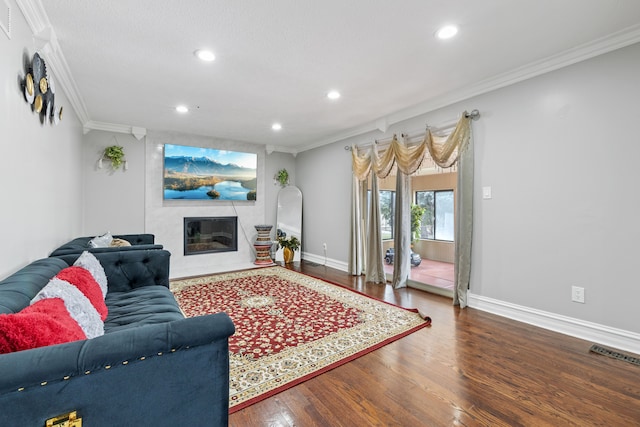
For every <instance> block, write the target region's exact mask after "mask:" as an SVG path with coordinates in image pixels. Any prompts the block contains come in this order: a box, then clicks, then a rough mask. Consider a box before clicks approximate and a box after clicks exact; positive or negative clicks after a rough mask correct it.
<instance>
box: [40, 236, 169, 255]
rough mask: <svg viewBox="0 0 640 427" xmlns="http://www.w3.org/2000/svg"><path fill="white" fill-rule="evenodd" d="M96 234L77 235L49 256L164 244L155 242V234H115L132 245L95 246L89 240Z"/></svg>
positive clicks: (151, 246) (144, 247)
mask: <svg viewBox="0 0 640 427" xmlns="http://www.w3.org/2000/svg"><path fill="white" fill-rule="evenodd" d="M94 237H95V236H85V237H76V238H75V239H73V240H71V241H69V242H67V243H65V244H64V245H62V246H60V247H58V248H56V249H55V250H54V251H53V252H51V254H50V255H49V256H60V255H68V254H77V255H80V254H81V253H82V252H83V251H89V252H91V253H94V254H95V253H98V252H113V251H130V250H140V249H162V248H163V247H162V245H159V244H156V243H155V239H156V238H155V236H154V235H153V234H144V233H143V234H114V235H113V238H117V239H123V240H126V241H127V242H129V243H131V246H115V247H107V248H93V247H91V246H90V245H89V241H90V240H91V239H93V238H94Z"/></svg>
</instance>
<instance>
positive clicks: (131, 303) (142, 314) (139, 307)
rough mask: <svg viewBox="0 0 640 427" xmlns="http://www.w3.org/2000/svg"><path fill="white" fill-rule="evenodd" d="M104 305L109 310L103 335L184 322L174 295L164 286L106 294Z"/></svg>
mask: <svg viewBox="0 0 640 427" xmlns="http://www.w3.org/2000/svg"><path fill="white" fill-rule="evenodd" d="M105 301H106V303H107V307H108V309H109V316H108V317H107V320H106V321H105V324H104V328H105V332H106V333H110V332H113V331H118V330H121V329H127V328H130V327H137V326H140V325H148V324H156V323H164V322H171V321H173V320H179V319H183V318H184V315H183V314H182V311H180V307H179V306H178V303H177V302H176V300H175V298H174V297H173V294H172V293H171V291H169V289H167V288H165V287H164V286H144V287H141V288H135V289H132V290H130V291H126V292H109V293H108V294H107V298H106V300H105Z"/></svg>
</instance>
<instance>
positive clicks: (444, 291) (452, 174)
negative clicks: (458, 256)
mask: <svg viewBox="0 0 640 427" xmlns="http://www.w3.org/2000/svg"><path fill="white" fill-rule="evenodd" d="M457 175H458V174H457V171H456V170H455V169H454V170H451V169H447V170H443V169H440V168H437V169H436V168H430V169H426V168H425V169H420V170H419V171H418V172H416V173H415V174H413V175H412V176H411V177H410V182H411V193H412V205H418V206H420V207H422V208H424V213H423V216H422V219H421V221H420V228H419V230H417V229H416V230H414V231H415V232H414V233H413V234H412V242H413V243H412V251H413V254H412V258H411V259H412V262H411V269H410V272H409V280H408V286H410V287H413V288H417V289H422V290H425V291H428V292H432V293H436V294H439V295H443V296H446V297H450V298H452V297H453V291H454V284H455V279H454V274H455V273H454V272H455V236H454V230H455V221H456V218H455V212H456V209H455V206H454V203H455V192H456V191H457V178H458V177H457ZM395 181H396V177H395V175H390V176H388V177H387V178H385V179H382V180H380V181H379V193H380V216H381V229H382V230H381V231H382V246H383V253H384V257H385V261H384V270H385V275H386V277H387V280H392V278H393V256H394V253H393V252H394V248H393V245H394V240H393V239H394V232H395V230H393V224H394V218H393V215H394V212H395V205H394V203H395Z"/></svg>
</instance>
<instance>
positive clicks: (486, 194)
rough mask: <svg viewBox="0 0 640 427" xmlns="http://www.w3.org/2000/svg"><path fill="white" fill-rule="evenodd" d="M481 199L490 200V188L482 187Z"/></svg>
mask: <svg viewBox="0 0 640 427" xmlns="http://www.w3.org/2000/svg"><path fill="white" fill-rule="evenodd" d="M482 198H483V199H490V198H491V187H482Z"/></svg>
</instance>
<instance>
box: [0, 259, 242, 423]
mask: <svg viewBox="0 0 640 427" xmlns="http://www.w3.org/2000/svg"><path fill="white" fill-rule="evenodd" d="M94 255H95V256H96V258H98V260H99V261H100V263H101V264H102V266H103V267H104V269H105V272H106V275H107V278H108V292H107V296H106V298H105V300H106V304H107V307H108V309H109V315H108V317H107V319H106V321H105V334H104V335H102V336H99V337H96V338H93V339H87V340H82V341H74V342H69V343H65V344H58V345H52V346H47V347H40V348H36V349H31V350H24V351H19V352H15V353H8V354H0V426H9V425H20V426H44V425H45V420H47V419H49V418H52V417H55V416H57V415H60V414H63V413H68V412H71V411H77V414H78V416H79V417H81V418H82V421H83V425H84V426H90V427H102V426H110V427H112V426H172V425H185V426H187V425H189V426H218V425H219V426H226V425H227V424H228V404H229V353H228V337H229V336H230V335H232V334H233V333H234V325H233V323H232V322H231V319H230V318H229V317H228V316H227V315H226V314H224V313H217V314H212V315H207V316H201V317H195V318H184V316H183V315H182V313H181V311H180V309H179V307H178V305H177V303H176V301H175V299H174V298H173V295H172V294H171V292H170V291H169V289H168V286H169V257H170V253H169V252H167V251H165V250H137V251H133V250H129V251H115V252H107V253H95V254H94ZM77 257H78V255H77V254H76V255H62V256H60V257H50V258H45V259H40V260H37V261H34V262H33V263H31V264H29V265H28V266H26V267H24V268H22V269H21V270H19V271H17V272H16V273H14V274H13V275H11V276H9V277H7V278H6V279H4V280H2V281H0V313H15V312H18V311H20V310H21V309H22V308H24V307H26V306H27V305H28V304H29V301H30V300H31V298H33V296H35V295H36V293H38V291H39V290H40V289H41V288H43V287H44V286H45V285H46V284H47V282H48V281H49V279H50V278H51V277H53V276H54V275H56V274H57V273H58V272H59V271H60V270H62V269H63V268H65V267H67V266H69V265H71V264H72V263H73V262H74V261H75V259H76V258H77Z"/></svg>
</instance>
